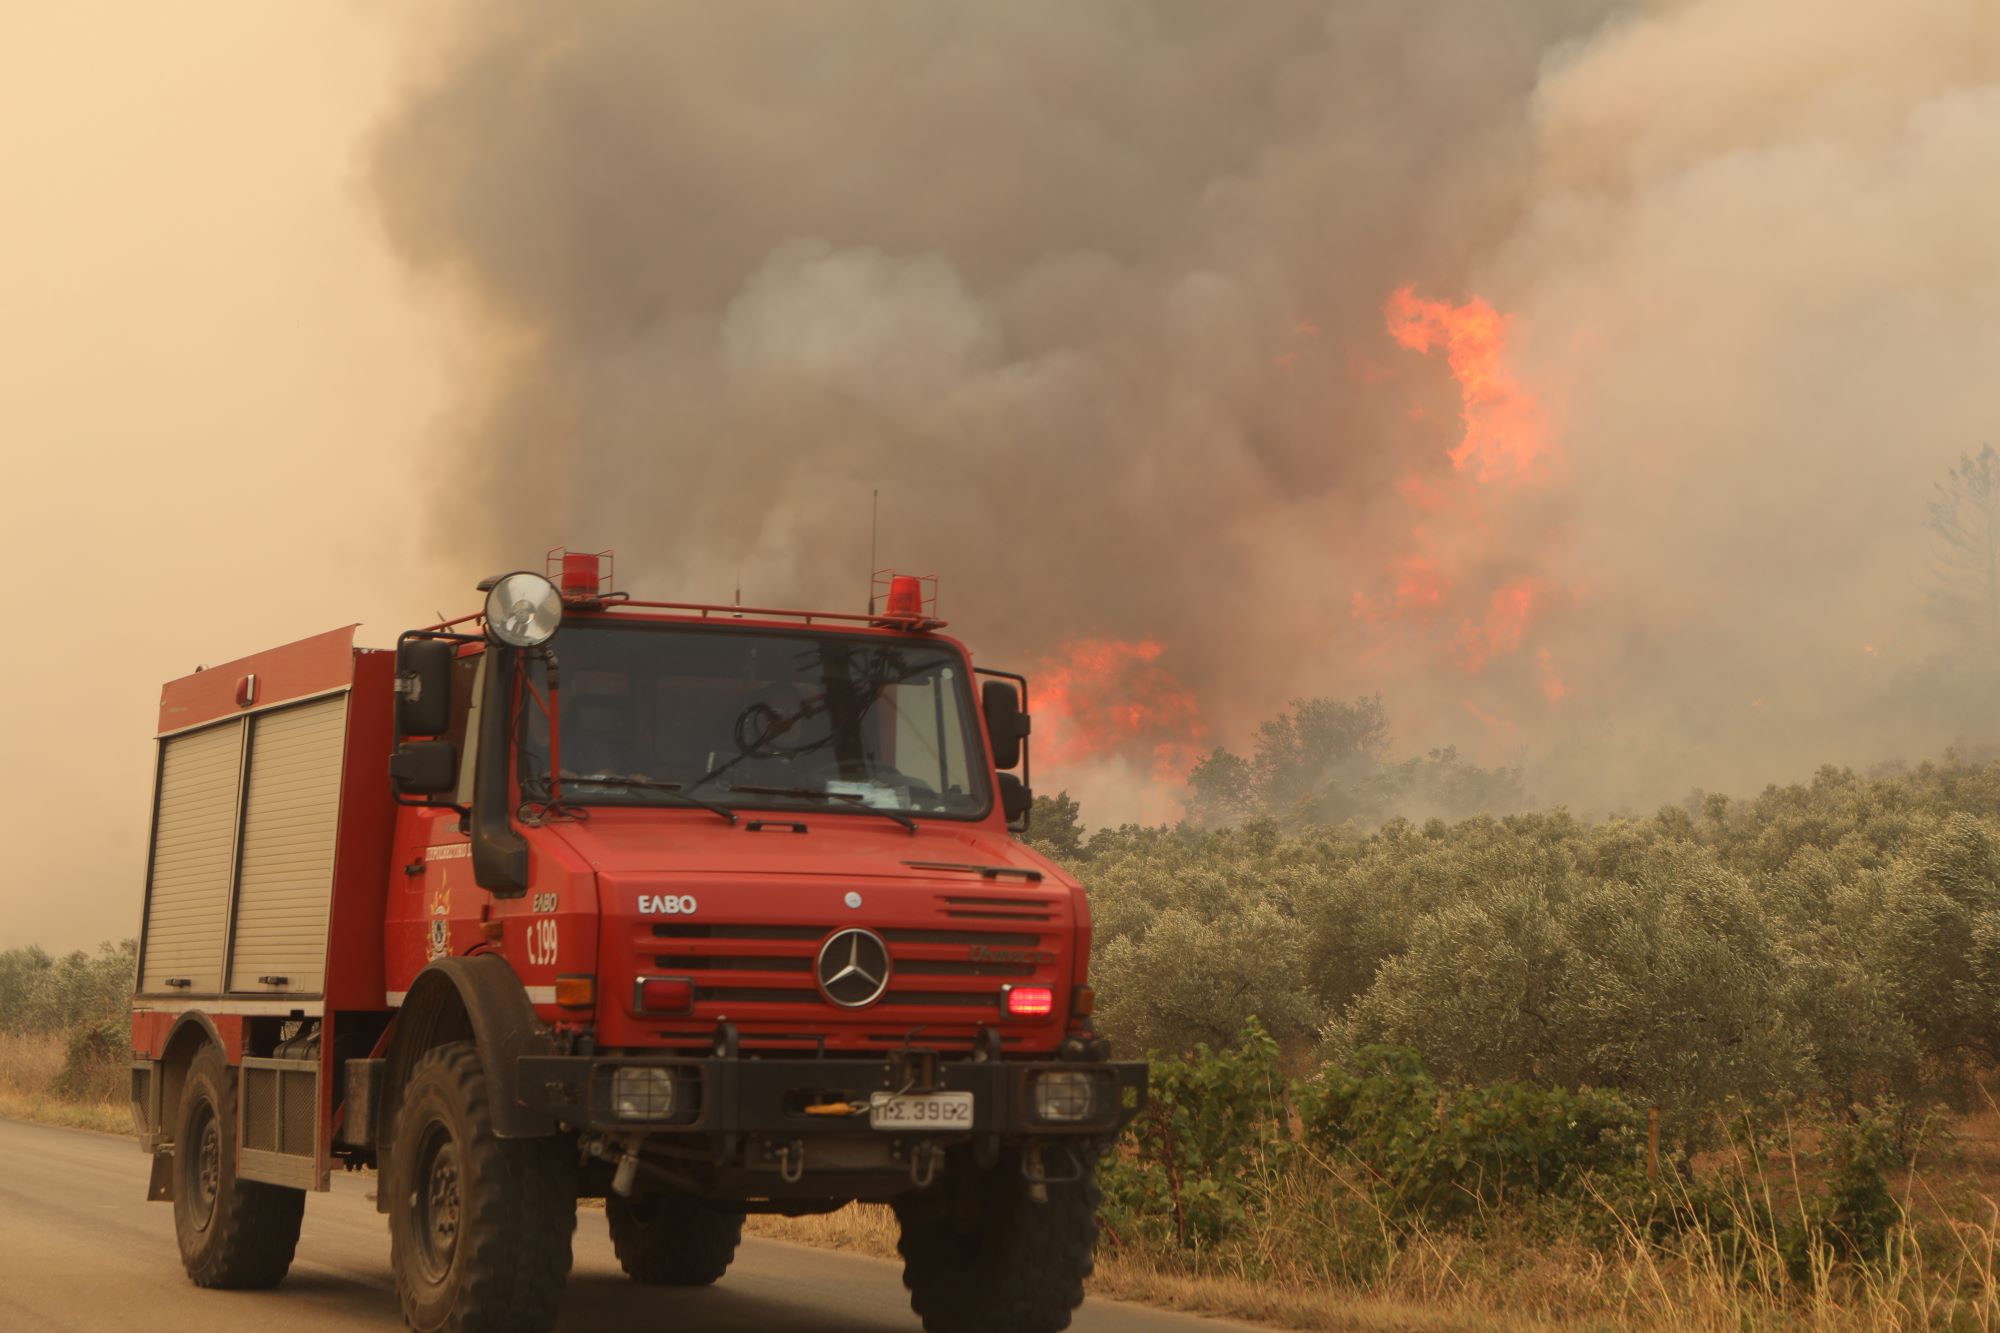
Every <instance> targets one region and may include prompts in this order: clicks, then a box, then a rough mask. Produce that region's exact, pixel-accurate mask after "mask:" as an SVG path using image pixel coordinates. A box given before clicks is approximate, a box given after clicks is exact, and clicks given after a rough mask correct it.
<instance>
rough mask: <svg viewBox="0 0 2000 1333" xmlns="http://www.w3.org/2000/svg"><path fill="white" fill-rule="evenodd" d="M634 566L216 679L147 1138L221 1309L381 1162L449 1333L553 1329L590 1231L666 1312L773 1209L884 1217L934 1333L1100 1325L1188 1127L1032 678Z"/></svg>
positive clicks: (153, 899) (186, 739)
mask: <svg viewBox="0 0 2000 1333" xmlns="http://www.w3.org/2000/svg"><path fill="white" fill-rule="evenodd" d="M610 574H611V566H610V561H609V553H602V554H600V555H579V554H576V553H568V552H561V551H557V552H552V553H551V563H550V567H549V570H548V571H547V573H546V574H538V573H533V572H526V571H523V572H517V573H510V574H506V575H502V576H499V577H497V578H493V579H489V580H487V581H486V582H485V583H482V584H481V585H480V587H481V589H482V590H483V591H485V593H486V600H485V605H484V610H483V611H481V612H480V613H478V614H474V615H469V616H465V617H462V618H460V619H457V620H452V621H446V622H444V623H442V624H439V625H434V626H431V627H430V628H427V629H420V630H411V631H408V632H406V633H404V634H402V635H401V636H400V638H399V639H398V641H397V644H396V647H395V649H394V650H393V651H387V650H371V649H365V648H357V647H355V646H354V643H353V630H352V628H351V627H350V628H348V629H340V630H335V631H333V632H331V633H327V634H322V635H319V636H317V637H315V638H310V639H306V640H303V641H301V642H298V643H294V644H290V645H287V646H285V647H282V648H274V649H272V650H270V651H268V652H264V653H259V654H257V655H255V656H253V657H247V658H244V659H242V660H240V661H236V662H231V663H228V664H226V665H223V666H219V667H212V668H209V669H207V670H203V671H200V672H197V673H196V674H194V675H191V676H187V677H183V678H182V679H180V680H176V681H172V682H170V683H169V684H167V685H166V686H165V688H164V689H163V691H162V693H161V700H160V726H159V751H158V770H157V779H156V783H155V796H154V802H153V816H152V837H151V850H150V854H149V858H148V866H147V872H146V898H145V916H144V920H143V924H142V928H141V943H140V957H139V977H138V986H137V992H136V995H135V997H134V1000H133V1014H132V1044H133V1048H134V1050H133V1056H134V1058H133V1065H132V1101H133V1115H134V1120H135V1123H136V1126H137V1129H138V1134H139V1138H140V1143H141V1146H142V1147H143V1148H144V1149H145V1150H146V1151H147V1152H149V1153H151V1154H152V1155H153V1167H152V1177H151V1183H150V1187H149V1197H151V1198H153V1199H157V1200H170V1201H171V1202H172V1205H173V1209H174V1223H175V1230H176V1233H177V1235H178V1237H179V1243H180V1251H181V1258H182V1261H183V1263H184V1264H185V1266H186V1268H187V1272H188V1275H189V1276H190V1277H191V1278H192V1279H193V1280H194V1281H195V1282H196V1283H198V1284H200V1285H203V1286H211V1287H256V1286H269V1285H271V1284H274V1283H276V1282H278V1281H279V1280H280V1279H281V1278H282V1277H283V1276H284V1274H285V1272H286V1269H287V1268H288V1267H289V1265H290V1263H291V1260H292V1256H293V1252H294V1249H295V1247H296V1244H297V1241H298V1236H299V1224H300V1217H301V1212H302V1210H303V1208H304V1204H305V1196H306V1193H307V1192H308V1191H310V1190H324V1189H326V1188H327V1183H328V1179H329V1177H330V1174H331V1172H332V1171H333V1170H334V1168H336V1167H340V1168H343V1169H358V1168H365V1167H372V1168H373V1169H374V1170H375V1171H376V1172H377V1173H378V1180H377V1182H376V1186H377V1187H376V1192H375V1197H376V1200H377V1207H378V1208H379V1209H380V1210H381V1211H383V1212H385V1213H387V1214H388V1219H389V1233H390V1238H391V1256H392V1264H393V1266H394V1269H395V1278H396V1285H397V1289H398V1291H399V1293H400V1295H401V1299H402V1307H403V1312H404V1315H405V1317H406V1318H407V1320H408V1322H409V1325H410V1326H411V1327H412V1328H415V1329H421V1330H431V1329H465V1330H472V1329H485V1328H501V1327H505V1328H510V1329H513V1328H547V1327H549V1326H550V1325H551V1324H552V1323H553V1321H554V1319H555V1316H556V1310H557V1305H558V1302H559V1300H560V1298H561V1293H562V1287H563V1283H564V1281H565V1278H566V1275H567V1273H568V1271H569V1267H570V1251H571V1233H572V1232H573V1230H574V1229H575V1225H576V1201H577V1200H578V1199H579V1198H597V1197H602V1198H603V1199H604V1200H605V1210H606V1213H607V1216H608V1219H609V1224H610V1231H611V1238H612V1241H613V1244H614V1246H615V1248H616V1251H617V1255H618V1258H619V1261H620V1263H621V1264H622V1266H623V1267H624V1269H625V1271H626V1272H627V1273H628V1274H629V1275H630V1276H631V1277H633V1278H634V1279H636V1280H638V1281H640V1282H645V1283H656V1284H662V1285H666V1286H676V1285H680V1286H685V1285H700V1284H706V1283H710V1282H714V1281H715V1280H716V1279H718V1278H720V1277H721V1276H722V1275H723V1272H724V1271H725V1270H726V1269H727V1268H728V1266H729V1263H730V1260H731V1258H732V1256H733V1255H734V1253H735V1250H736V1247H737V1243H738V1240H739V1237H740V1235H741V1232H742V1225H743V1218H744V1216H745V1214H746V1213H752V1212H768V1213H781V1214H785V1215H802V1214H810V1213H820V1212H826V1211H830V1210H832V1209H835V1208H838V1207H841V1206H842V1205H843V1204H846V1203H847V1202H849V1201H852V1200H872V1201H878V1202H886V1203H888V1204H889V1205H891V1207H892V1208H893V1209H894V1212H895V1215H896V1217H897V1218H898V1219H899V1220H900V1223H901V1227H902V1241H901V1248H902V1253H903V1259H904V1282H905V1284H906V1285H907V1286H908V1288H909V1290H910V1303H911V1305H912V1307H913V1308H914V1309H915V1310H916V1312H917V1313H918V1314H919V1315H920V1316H921V1317H922V1320H923V1324H924V1327H925V1328H927V1329H931V1330H960V1329H963V1330H994V1331H995V1333H998V1331H999V1330H1008V1331H1009V1333H1013V1331H1016V1330H1034V1329H1060V1328H1063V1327H1065V1326H1066V1325H1067V1324H1068V1323H1069V1319H1070V1312H1071V1311H1072V1309H1073V1308H1074V1307H1075V1306H1076V1305H1077V1304H1078V1303H1079V1302H1080V1301H1081V1300H1082V1294H1083V1293H1082V1281H1083V1278H1084V1277H1085V1275H1086V1274H1087V1273H1088V1272H1089V1270H1090V1265H1091V1251H1092V1246H1093V1242H1094V1240H1095V1236H1096V1221H1095V1212H1096V1205H1097V1199H1098V1193H1097V1188H1096V1185H1095V1183H1094V1172H1095V1166H1096V1163H1097V1161H1098V1159H1099V1158H1100V1157H1101V1156H1102V1155H1103V1154H1104V1152H1105V1151H1106V1150H1107V1149H1108V1147H1109V1145H1110V1144H1111V1142H1112V1141H1113V1139H1114V1138H1115V1137H1116V1135H1117V1133H1118V1132H1119V1130H1120V1129H1121V1128H1122V1127H1123V1126H1124V1125H1125V1123H1126V1122H1127V1121H1128V1120H1129V1119H1130V1118H1131V1116H1132V1115H1133V1113H1134V1111H1135V1110H1136V1109H1137V1107H1138V1106H1139V1105H1140V1103H1141V1101H1142V1099H1143V1098H1144V1096H1145V1087H1146V1070H1145V1066H1144V1065H1142V1064H1136V1063H1118V1062H1113V1061H1112V1060H1111V1059H1110V1058H1109V1057H1110V1052H1109V1049H1108V1047H1107V1044H1106V1043H1105V1041H1104V1040H1103V1039H1102V1038H1101V1037H1099V1036H1097V1035H1096V1034H1095V1033H1094V1031H1093V1030H1092V1026H1091V1019H1090V1015H1091V1007H1092V992H1091V990H1090V987H1089V985H1088V984H1087V980H1086V975H1085V968H1086V965H1087V962H1088V959H1089V953H1090V913H1089V908H1088V906H1087V904H1086V902H1085V899H1084V893H1083V889H1082V887H1081V886H1080V885H1079V884H1078V883H1077V882H1076V881H1075V880H1074V879H1073V878H1071V877H1070V876H1069V875H1067V874H1065V873H1064V872H1063V871H1062V870H1061V869H1060V868H1059V867H1057V866H1056V865H1054V864H1052V863H1051V862H1049V861H1048V860H1046V859H1044V858H1043V857H1041V856H1039V855H1037V854H1036V853H1035V852H1034V851H1032V850H1031V849H1029V848H1027V847H1025V846H1023V845H1022V844H1021V843H1019V842H1017V841H1016V840H1015V839H1014V838H1013V837H1012V836H1010V833H1012V832H1018V831H1020V830H1021V829H1023V828H1024V827H1025V821H1026V817H1027V812H1028V808H1029V804H1030V798H1029V790H1028V783H1027V779H1028V754H1027V737H1028V731H1029V726H1028V715H1027V712H1026V685H1027V682H1026V681H1025V680H1024V679H1023V678H1021V677H1019V676H1015V675H1011V674H1009V673H1005V672H994V671H987V670H985V669H983V668H975V667H974V666H973V665H972V661H971V658H970V657H969V656H968V654H967V652H966V650H965V648H964V647H963V645H961V644H959V643H958V642H956V641H955V640H953V639H951V638H949V637H946V636H945V635H943V634H941V633H940V632H939V631H940V630H941V629H942V628H943V622H942V621H940V620H938V619H937V618H936V616H935V583H934V582H933V581H929V580H920V579H917V578H913V577H907V576H893V577H890V578H888V579H886V580H883V581H882V583H883V584H884V585H885V586H886V590H887V596H886V600H885V601H884V602H883V603H882V605H881V606H880V609H879V610H877V609H871V611H870V612H869V613H867V614H853V615H846V614H837V613H825V612H799V611H780V610H768V609H758V608H749V607H737V606H701V605H688V604H676V603H664V602H642V601H637V600H634V599H633V598H631V597H629V596H627V595H626V594H624V593H622V592H618V591H614V590H612V580H611V578H610Z"/></svg>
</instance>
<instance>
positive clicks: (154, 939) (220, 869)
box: [139, 722, 243, 995]
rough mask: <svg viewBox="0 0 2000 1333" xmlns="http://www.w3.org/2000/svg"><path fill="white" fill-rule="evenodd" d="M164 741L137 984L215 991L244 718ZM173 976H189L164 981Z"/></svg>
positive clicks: (169, 990)
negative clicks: (142, 967)
mask: <svg viewBox="0 0 2000 1333" xmlns="http://www.w3.org/2000/svg"><path fill="white" fill-rule="evenodd" d="M162 745H163V746H164V747H165V753H164V754H162V755H161V757H160V790H159V797H158V803H157V808H156V812H155V815H154V825H153V870H152V882H151V883H149V884H148V885H147V886H146V893H147V899H146V903H147V906H146V941H145V957H146V961H145V970H144V973H143V975H141V977H140V979H139V989H140V990H141V991H142V992H144V993H146V994H167V995H171V994H175V993H176V992H177V991H178V992H179V993H183V994H194V995H201V994H213V993H215V992H216V991H217V990H219V989H221V983H222V947H223V930H224V921H225V918H226V916H227V915H228V911H229V879H230V869H231V864H232V861H233V859H234V858H233V853H234V851H235V842H236V808H237V781H238V778H239V776H240V774H241V771H242V759H243V724H242V723H241V722H227V723H223V724H222V725H220V726H214V727H206V728H204V729H202V730H200V731H193V732H189V733H188V734H187V735H185V736H170V737H168V738H167V739H166V740H165V741H163V742H162ZM170 979H171V980H178V981H186V982H187V983H188V984H187V985H186V986H184V987H173V986H169V985H168V984H167V983H168V981H169V980H170Z"/></svg>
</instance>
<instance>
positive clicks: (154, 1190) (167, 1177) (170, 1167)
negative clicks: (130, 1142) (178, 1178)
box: [146, 1152, 174, 1203]
mask: <svg viewBox="0 0 2000 1333" xmlns="http://www.w3.org/2000/svg"><path fill="white" fill-rule="evenodd" d="M173 1197H174V1155H173V1153H171V1152H156V1153H154V1154H153V1176H152V1179H150V1180H148V1181H147V1182H146V1202H147V1203H166V1202H169V1201H171V1200H172V1199H173Z"/></svg>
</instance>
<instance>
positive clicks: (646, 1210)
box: [604, 1194, 743, 1287]
mask: <svg viewBox="0 0 2000 1333" xmlns="http://www.w3.org/2000/svg"><path fill="white" fill-rule="evenodd" d="M604 1218H605V1221H606V1222H608V1223H609V1224H610V1226H611V1246H612V1248H613V1249H614V1250H616V1251H617V1252H618V1264H619V1266H620V1267H621V1268H623V1269H624V1270H625V1274H626V1276H628V1277H630V1278H631V1279H632V1280H633V1281H635V1282H647V1283H652V1284H654V1285H658V1286H667V1287H705V1286H707V1285H708V1284H709V1283H711V1282H714V1281H715V1280H716V1279H717V1278H720V1277H721V1276H722V1275H723V1274H724V1273H726V1272H728V1271H729V1263H730V1261H731V1260H732V1259H734V1258H735V1257H736V1247H737V1245H738V1244H739V1243H741V1241H742V1240H743V1214H741V1213H739V1212H734V1211H729V1212H724V1211H718V1210H716V1209H713V1208H710V1207H708V1206H707V1205H706V1204H704V1203H702V1202H701V1200H699V1199H695V1198H691V1197H689V1196H688V1195H685V1194H656V1195H652V1196H649V1197H646V1198H639V1199H621V1198H619V1197H618V1196H617V1195H615V1194H614V1195H612V1196H611V1197H610V1198H608V1199H606V1200H605V1201H604Z"/></svg>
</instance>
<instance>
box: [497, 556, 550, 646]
mask: <svg viewBox="0 0 2000 1333" xmlns="http://www.w3.org/2000/svg"><path fill="white" fill-rule="evenodd" d="M561 624H562V594H561V593H558V592H557V591H556V585H555V584H553V583H550V582H549V581H548V580H547V579H545V578H543V577H542V576H541V575H540V574H530V573H528V572H526V571H525V570H524V571H522V572H521V573H518V574H503V575H501V576H500V580H499V581H498V582H497V583H495V584H494V585H493V590H492V591H491V592H489V593H487V594H486V632H487V634H489V635H490V636H492V637H493V638H494V639H497V640H498V641H500V642H501V643H504V644H506V645H507V646H508V647H510V648H539V647H541V646H542V645H543V644H545V643H547V642H548V641H549V639H550V638H552V637H553V636H554V635H555V632H556V627H557V626H558V625H561Z"/></svg>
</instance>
